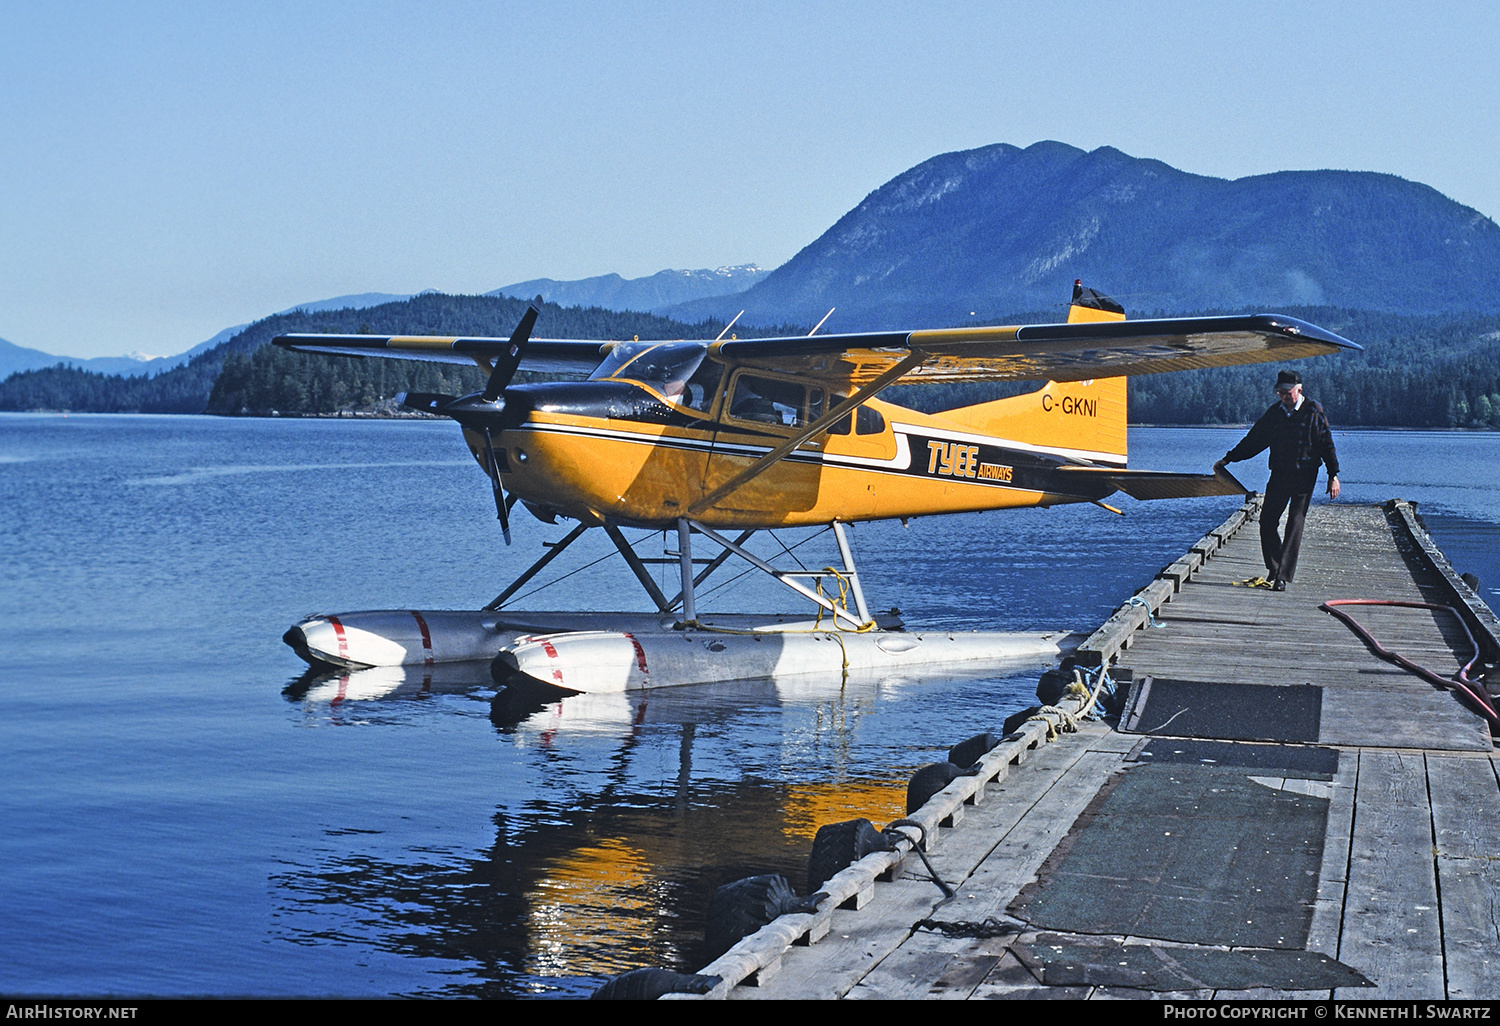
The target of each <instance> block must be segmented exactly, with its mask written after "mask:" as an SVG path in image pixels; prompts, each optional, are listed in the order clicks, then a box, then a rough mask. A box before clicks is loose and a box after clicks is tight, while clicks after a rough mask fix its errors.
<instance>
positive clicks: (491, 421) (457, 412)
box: [398, 296, 542, 545]
mask: <svg viewBox="0 0 1500 1026" xmlns="http://www.w3.org/2000/svg"><path fill="white" fill-rule="evenodd" d="M541 302H542V297H541V296H537V297H536V300H535V301H534V302H533V303H532V304H531V305H529V306H528V307H527V308H526V312H525V313H524V314H522V315H521V321H520V323H519V324H517V325H516V330H515V331H513V332H511V336H510V344H509V345H508V346H507V347H506V348H505V351H504V352H502V353H501V354H500V355H499V356H497V357H495V366H494V369H493V370H491V371H490V379H489V381H487V382H486V383H485V386H484V391H483V392H480V393H478V394H477V395H466V396H462V397H459V398H455V397H454V396H451V395H440V394H438V393H436V392H410V393H407V394H406V395H403V396H399V397H398V401H399V402H400V403H401V405H402V406H405V407H406V408H407V409H409V410H419V411H420V412H422V413H439V414H442V415H443V416H446V417H452V418H453V419H454V420H456V421H458V422H459V423H460V424H462V425H463V426H464V427H466V428H469V429H470V430H473V431H478V432H481V433H483V435H484V472H485V473H486V474H488V475H489V478H490V486H491V488H492V489H493V490H494V493H495V519H497V520H499V521H500V533H501V534H503V535H504V536H505V544H507V545H509V544H510V510H511V507H512V506H514V505H515V504H516V499H517V496H514V495H509V496H507V495H506V494H505V486H504V485H503V484H501V483H500V454H499V453H498V452H497V451H496V449H495V440H494V438H493V437H492V435H491V428H492V427H495V426H496V425H501V424H502V420H501V414H502V413H504V411H505V398H504V396H503V394H502V393H504V391H505V387H506V386H507V385H509V384H510V382H511V379H512V378H514V377H515V376H516V369H517V368H518V367H520V366H521V357H522V356H523V355H524V354H525V352H526V343H527V341H528V340H529V339H530V338H531V329H532V328H534V327H536V318H537V313H538V309H537V308H538V307H539V306H540V305H541ZM502 426H503V425H502Z"/></svg>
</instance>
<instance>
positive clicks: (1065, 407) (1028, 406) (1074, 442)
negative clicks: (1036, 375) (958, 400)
mask: <svg viewBox="0 0 1500 1026" xmlns="http://www.w3.org/2000/svg"><path fill="white" fill-rule="evenodd" d="M1124 319H1125V311H1124V309H1122V308H1121V307H1120V305H1119V304H1118V303H1116V302H1115V301H1114V300H1112V299H1110V298H1109V297H1108V296H1105V295H1102V294H1100V293H1098V292H1095V291H1094V290H1093V289H1090V288H1085V287H1084V285H1083V282H1081V281H1075V282H1074V283H1073V302H1072V305H1071V306H1069V308H1068V323H1069V324H1077V323H1079V322H1082V321H1123V320H1124ZM938 416H940V417H942V419H944V420H946V421H948V422H949V423H952V424H955V425H957V426H961V427H965V428H968V429H969V430H972V431H977V432H980V433H982V434H987V435H996V436H998V437H1001V438H1005V439H1009V440H1010V441H1014V442H1023V443H1025V444H1027V445H1035V446H1039V447H1042V448H1046V449H1050V450H1056V451H1060V452H1066V453H1068V454H1070V455H1073V456H1076V457H1078V458H1082V459H1088V460H1095V461H1098V462H1101V463H1110V464H1119V465H1123V464H1124V463H1125V457H1126V441H1125V435H1126V431H1125V426H1126V409H1125V379H1124V378H1094V379H1091V380H1088V381H1049V382H1047V385H1046V387H1045V388H1043V389H1041V390H1040V391H1037V392H1031V393H1028V394H1026V395H1018V396H1013V397H1011V398H1009V399H996V400H995V401H994V402H988V403H980V404H979V405H977V406H965V407H962V408H961V409H957V410H949V411H948V412H947V413H942V414H939V415H938Z"/></svg>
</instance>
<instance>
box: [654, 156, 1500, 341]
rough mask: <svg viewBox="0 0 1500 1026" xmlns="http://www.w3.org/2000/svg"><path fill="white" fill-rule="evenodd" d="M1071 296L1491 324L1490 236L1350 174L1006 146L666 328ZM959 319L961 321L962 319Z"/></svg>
mask: <svg viewBox="0 0 1500 1026" xmlns="http://www.w3.org/2000/svg"><path fill="white" fill-rule="evenodd" d="M1074 278H1083V279H1084V281H1085V282H1086V283H1087V284H1089V285H1092V286H1094V287H1095V288H1098V289H1101V290H1102V291H1104V292H1106V293H1109V294H1110V295H1112V296H1114V297H1115V298H1116V299H1119V300H1121V301H1122V302H1123V303H1124V305H1125V307H1126V309H1127V310H1128V311H1130V312H1131V313H1132V314H1135V315H1142V314H1147V313H1151V312H1157V313H1182V312H1190V311H1195V310H1206V309H1226V308H1227V309H1255V308H1271V309H1274V308H1276V307H1282V306H1335V307H1340V308H1348V309H1362V310H1376V311H1386V312H1391V313H1399V314H1428V313H1457V312H1490V311H1496V310H1500V227H1497V225H1496V224H1495V222H1494V221H1491V220H1490V219H1489V218H1486V217H1485V216H1483V215H1482V214H1480V213H1479V212H1478V211H1475V210H1473V209H1471V208H1469V207H1465V206H1462V205H1461V204H1459V203H1456V202H1454V201H1453V200H1450V199H1448V198H1447V197H1445V196H1443V195H1442V194H1441V193H1439V192H1437V191H1436V190H1435V189H1432V188H1430V187H1428V186H1426V185H1422V184H1419V183H1416V182H1409V181H1406V180H1404V179H1401V178H1397V177H1395V176H1394V175H1386V174H1374V173H1370V172H1353V171H1282V172H1277V173H1275V174H1268V175H1256V176H1254V177H1250V178H1240V179H1236V180H1234V181H1228V180H1225V179H1222V178H1209V177H1206V176H1203V175H1194V174H1189V173H1187V172H1185V171H1179V170H1177V169H1176V168H1173V167H1170V166H1168V165H1166V164H1164V163H1162V162H1161V161H1158V160H1145V159H1141V158H1137V157H1132V156H1129V155H1127V154H1125V153H1121V152H1120V151H1119V150H1116V149H1113V148H1110V147H1103V148H1100V149H1097V150H1093V151H1092V152H1085V151H1083V150H1080V149H1078V148H1076V147H1073V146H1068V145H1065V144H1063V143H1059V142H1040V143H1036V144H1035V145H1033V146H1028V147H1026V148H1025V149H1020V148H1018V147H1015V146H1009V145H1005V144H997V145H994V146H986V147H983V148H981V149H976V150H967V151H964V152H960V153H947V154H943V155H942V156H938V157H934V158H932V159H931V160H928V161H925V162H923V163H921V164H918V165H917V166H916V167H914V168H912V169H911V170H909V171H907V172H905V173H903V174H901V175H898V176H897V177H896V178H893V179H892V180H891V181H889V182H887V183H886V184H885V185H882V186H881V187H880V188H879V189H876V190H875V191H874V192H872V193H870V195H869V196H867V197H865V199H864V200H863V201H862V202H861V203H860V204H859V205H858V206H856V207H855V208H854V209H853V210H851V211H850V212H849V213H848V214H846V215H844V217H842V218H840V219H839V221H838V222H837V223H836V224H835V225H834V226H833V227H832V228H830V229H828V231H826V232H824V233H823V234H822V235H821V236H820V237H819V238H818V239H817V240H816V241H814V242H813V243H812V244H811V245H809V246H807V247H806V248H805V249H803V250H802V251H801V252H799V253H798V254H797V255H796V256H794V257H793V258H792V259H791V260H789V261H787V262H786V263H785V264H783V265H782V266H781V267H778V268H777V269H776V270H774V271H772V272H771V273H770V274H768V275H766V276H765V278H764V279H763V280H762V281H759V282H757V283H756V284H755V285H754V286H753V287H751V288H750V289H749V290H748V291H747V292H745V293H744V294H743V295H740V296H736V297H734V299H733V300H717V301H716V300H712V299H705V300H697V301H694V302H690V303H684V304H681V305H678V306H675V307H670V308H667V309H666V310H664V311H663V312H664V313H665V314H666V315H668V316H671V317H674V318H676V319H678V320H696V319H699V318H702V317H706V316H710V315H718V316H721V317H722V316H727V315H732V314H733V313H735V312H736V311H738V310H739V309H740V308H742V307H743V308H744V309H745V311H746V313H745V316H746V317H747V318H753V319H755V320H756V321H759V322H762V323H767V322H775V321H793V322H803V323H809V324H810V323H813V322H815V321H816V320H817V319H818V318H820V317H822V316H823V314H824V313H826V312H827V311H828V308H829V307H834V306H836V307H837V308H838V311H839V312H838V315H837V316H836V318H835V319H834V320H832V321H830V322H829V325H828V330H830V331H847V330H851V329H857V328H867V327H901V326H911V325H927V324H960V323H965V322H971V321H973V320H981V319H984V318H986V317H993V316H997V315H1001V314H1009V313H1013V312H1015V311H1022V310H1052V311H1056V312H1057V314H1058V315H1061V313H1062V308H1063V306H1064V305H1065V303H1066V298H1067V296H1068V292H1069V286H1070V285H1071V283H1072V280H1073V279H1074ZM971 314H972V315H973V316H972V317H971Z"/></svg>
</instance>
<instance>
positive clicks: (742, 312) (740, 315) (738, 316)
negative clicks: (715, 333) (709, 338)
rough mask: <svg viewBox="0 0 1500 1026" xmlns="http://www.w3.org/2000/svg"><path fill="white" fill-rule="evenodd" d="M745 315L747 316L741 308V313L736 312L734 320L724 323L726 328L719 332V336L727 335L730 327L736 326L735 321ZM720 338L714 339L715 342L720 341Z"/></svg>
mask: <svg viewBox="0 0 1500 1026" xmlns="http://www.w3.org/2000/svg"><path fill="white" fill-rule="evenodd" d="M743 316H745V311H743V310H741V311H740V312H739V313H737V314H735V315H734V320H733V321H730V322H729V323H728V324H726V325H724V330H723V331H721V332H719V338H723V337H724V336H725V335H727V334H729V329H730V328H732V327H734V321H737V320H739V319H740V318H741V317H743ZM719 338H716V339H714V341H715V342H717V341H719Z"/></svg>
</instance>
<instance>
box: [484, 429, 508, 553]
mask: <svg viewBox="0 0 1500 1026" xmlns="http://www.w3.org/2000/svg"><path fill="white" fill-rule="evenodd" d="M484 456H485V462H486V466H485V468H484V469H485V470H487V471H489V475H490V484H491V485H492V486H493V488H494V491H495V519H496V520H499V521H500V533H501V534H502V535H503V536H504V537H505V544H507V545H509V544H510V504H509V503H507V502H506V501H505V486H504V485H502V484H501V483H500V459H499V457H497V456H496V455H495V443H494V441H493V440H492V439H491V438H490V429H489V428H485V429H484Z"/></svg>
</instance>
